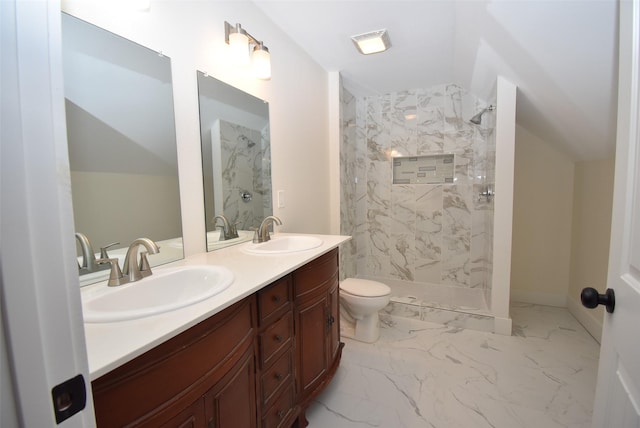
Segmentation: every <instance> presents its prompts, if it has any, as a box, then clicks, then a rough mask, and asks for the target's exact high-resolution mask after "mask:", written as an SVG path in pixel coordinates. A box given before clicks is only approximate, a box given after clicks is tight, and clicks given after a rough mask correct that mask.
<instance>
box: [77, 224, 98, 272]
mask: <svg viewBox="0 0 640 428" xmlns="http://www.w3.org/2000/svg"><path fill="white" fill-rule="evenodd" d="M76 239H77V240H78V242H80V248H81V249H82V265H78V268H79V269H78V270H79V271H80V273H89V272H93V271H95V270H96V268H97V266H98V264H97V263H96V255H95V254H94V252H93V247H92V246H91V242H89V238H87V236H86V235H85V234H84V233H79V232H76Z"/></svg>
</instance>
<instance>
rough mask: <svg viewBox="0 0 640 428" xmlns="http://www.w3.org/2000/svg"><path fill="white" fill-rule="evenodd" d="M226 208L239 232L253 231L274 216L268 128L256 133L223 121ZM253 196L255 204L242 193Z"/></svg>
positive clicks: (221, 131) (221, 138) (223, 166)
mask: <svg viewBox="0 0 640 428" xmlns="http://www.w3.org/2000/svg"><path fill="white" fill-rule="evenodd" d="M219 130H220V137H219V138H220V146H221V160H222V181H223V186H222V188H223V208H222V209H220V212H221V213H224V215H225V216H227V218H228V219H229V221H231V222H233V223H239V224H238V229H244V230H249V229H250V228H251V227H257V226H259V225H260V222H261V221H262V218H264V213H265V212H269V213H270V212H272V208H271V198H267V197H264V196H265V195H271V164H270V161H269V159H270V150H271V149H270V141H269V137H268V136H269V129H268V127H267V128H265V129H263V130H254V129H250V128H247V127H245V126H242V125H238V124H235V123H232V122H228V121H224V120H220V127H219ZM245 191H248V192H250V193H251V195H252V198H251V201H248V202H246V201H243V200H242V199H241V197H240V195H241V193H242V192H245Z"/></svg>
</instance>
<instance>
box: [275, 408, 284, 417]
mask: <svg viewBox="0 0 640 428" xmlns="http://www.w3.org/2000/svg"><path fill="white" fill-rule="evenodd" d="M276 415H278V417H279V418H280V419H282V417H283V416H284V410H278V413H276Z"/></svg>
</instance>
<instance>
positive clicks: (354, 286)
mask: <svg viewBox="0 0 640 428" xmlns="http://www.w3.org/2000/svg"><path fill="white" fill-rule="evenodd" d="M340 290H341V291H344V292H346V293H348V294H351V295H353V296H361V297H382V296H387V295H389V294H390V293H391V289H390V288H389V287H388V286H387V285H385V284H382V283H381V282H377V281H370V280H368V279H359V278H347V279H345V280H344V281H342V282H341V283H340Z"/></svg>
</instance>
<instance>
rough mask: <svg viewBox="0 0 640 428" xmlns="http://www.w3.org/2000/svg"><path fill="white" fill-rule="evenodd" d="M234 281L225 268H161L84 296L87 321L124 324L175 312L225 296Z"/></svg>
mask: <svg viewBox="0 0 640 428" xmlns="http://www.w3.org/2000/svg"><path fill="white" fill-rule="evenodd" d="M233 279H234V278H233V273H232V272H231V271H230V270H229V269H227V268H225V267H223V266H208V265H202V266H180V267H176V268H165V269H158V271H157V272H154V273H153V275H151V276H149V277H146V278H144V279H142V280H140V281H136V282H132V283H129V284H125V285H121V286H118V287H108V288H107V289H106V290H105V289H104V288H103V289H101V291H103V292H102V293H95V295H92V296H89V295H87V296H86V298H85V296H83V299H82V310H83V313H84V321H85V322H88V323H100V322H113V321H123V320H130V319H135V318H143V317H147V316H150V315H155V314H159V313H163V312H168V311H172V310H175V309H178V308H182V307H185V306H189V305H192V304H194V303H197V302H200V301H202V300H204V299H207V298H209V297H212V296H215V295H216V294H218V293H221V292H222V291H224V290H226V289H227V288H228V287H229V286H230V285H231V284H232V283H233Z"/></svg>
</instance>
